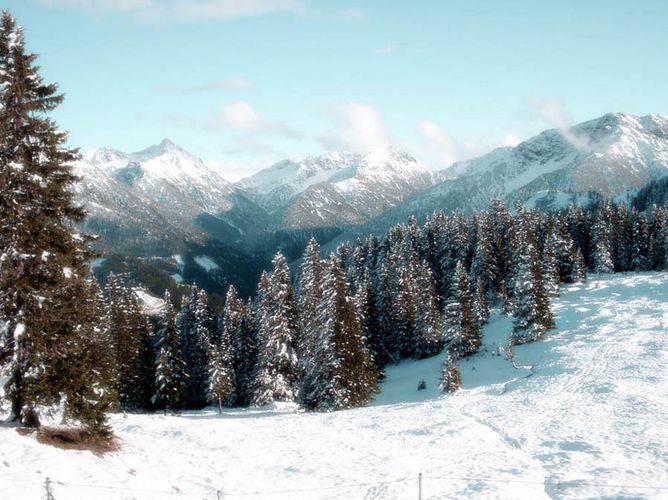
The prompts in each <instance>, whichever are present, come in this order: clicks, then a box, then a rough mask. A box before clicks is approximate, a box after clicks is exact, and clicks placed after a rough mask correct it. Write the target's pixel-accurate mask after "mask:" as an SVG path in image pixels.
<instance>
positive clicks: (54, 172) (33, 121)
mask: <svg viewBox="0 0 668 500" xmlns="http://www.w3.org/2000/svg"><path fill="white" fill-rule="evenodd" d="M36 58H37V56H36V55H35V54H30V53H27V52H26V50H25V42H24V36H23V30H22V29H21V28H19V27H17V26H16V23H15V21H14V19H13V18H12V16H11V15H10V14H9V13H8V12H6V11H5V12H3V14H2V18H1V19H0V214H2V216H1V219H0V325H1V326H0V368H3V371H5V372H6V373H7V374H8V381H7V383H6V385H5V387H4V389H5V391H4V392H5V395H6V397H7V398H8V399H9V400H10V402H11V412H12V417H13V418H14V419H15V420H20V421H22V422H23V423H24V424H28V425H39V411H38V407H41V406H42V405H54V404H58V403H59V402H61V401H62V402H64V404H65V411H66V413H68V414H69V415H71V416H73V417H74V418H80V419H81V420H82V421H83V423H84V425H88V423H87V422H86V421H85V420H86V419H87V418H88V417H89V416H90V418H91V419H92V421H91V422H89V423H90V425H91V426H92V427H91V428H99V427H100V425H102V424H101V421H103V420H104V416H103V415H102V416H100V415H99V414H97V410H96V409H95V408H99V406H97V403H96V402H94V401H95V400H96V399H97V398H96V397H90V398H88V396H86V395H85V394H84V392H86V393H88V389H90V388H93V387H99V388H102V387H105V386H107V381H105V380H102V378H101V377H102V376H103V371H102V370H98V369H97V367H96V366H94V363H95V362H96V360H95V356H94V355H93V353H91V351H90V349H89V346H88V344H89V343H90V342H91V339H92V338H94V337H95V336H96V332H98V331H99V330H100V329H99V327H98V326H97V324H98V323H99V322H100V321H101V319H100V317H95V316H94V315H93V312H97V311H95V302H96V301H97V297H89V296H88V295H87V294H89V293H91V287H90V282H89V275H90V266H89V262H90V259H91V257H92V255H91V253H90V252H89V251H88V244H89V243H90V241H91V239H90V238H89V237H86V236H83V235H80V234H76V233H74V232H73V231H72V223H76V222H80V221H82V220H83V218H84V211H83V210H82V209H81V208H79V207H77V206H75V204H74V195H73V190H72V189H71V187H72V185H73V184H74V183H75V182H76V181H77V177H76V176H75V175H74V173H73V172H72V169H71V166H70V165H71V163H72V162H73V161H74V160H75V159H76V157H77V153H76V151H75V150H72V149H66V148H64V147H63V145H64V144H65V142H66V139H67V137H66V134H65V133H64V132H61V131H59V130H58V129H57V127H56V124H55V123H54V122H53V121H52V120H51V119H50V118H49V117H48V114H49V113H50V112H51V111H53V110H54V109H55V108H56V107H57V106H58V105H59V104H60V103H61V102H62V100H63V96H62V95H60V94H58V93H57V92H58V89H57V85H56V84H55V83H49V84H45V83H44V81H43V80H42V78H41V76H40V75H39V73H38V67H37V66H36V65H35V60H36ZM100 390H102V389H100ZM88 410H90V412H89V411H88ZM94 414H95V415H94Z"/></svg>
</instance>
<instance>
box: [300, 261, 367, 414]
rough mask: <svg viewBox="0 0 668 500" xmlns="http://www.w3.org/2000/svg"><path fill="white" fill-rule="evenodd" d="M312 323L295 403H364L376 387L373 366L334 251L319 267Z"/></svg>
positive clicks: (324, 407)
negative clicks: (320, 274)
mask: <svg viewBox="0 0 668 500" xmlns="http://www.w3.org/2000/svg"><path fill="white" fill-rule="evenodd" d="M316 323H317V328H315V330H314V331H315V332H317V338H316V339H315V344H314V351H313V358H314V359H313V362H312V363H309V364H308V366H309V371H308V372H307V373H306V375H305V377H304V380H303V383H302V387H301V390H300V402H301V404H302V405H304V406H305V407H306V408H309V409H314V410H320V411H328V410H337V409H341V408H351V407H354V406H361V405H363V404H365V403H367V402H368V401H370V400H371V397H372V394H373V393H374V392H375V391H376V390H377V383H378V372H377V370H376V367H375V366H374V364H373V362H372V360H371V356H370V354H369V352H368V351H367V350H366V348H365V346H364V340H363V338H362V330H361V328H360V325H359V322H358V318H357V313H356V311H355V305H354V303H353V300H352V298H351V297H350V296H349V290H348V287H347V285H346V281H345V276H344V273H343V270H342V269H341V267H340V264H339V260H338V259H337V258H336V257H335V256H334V255H332V257H330V259H329V260H328V261H327V263H326V267H325V269H324V283H323V292H322V296H321V298H320V301H319V303H318V307H317V317H316Z"/></svg>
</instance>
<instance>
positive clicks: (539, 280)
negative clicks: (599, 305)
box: [512, 221, 554, 344]
mask: <svg viewBox="0 0 668 500" xmlns="http://www.w3.org/2000/svg"><path fill="white" fill-rule="evenodd" d="M521 232H522V241H523V242H524V245H523V246H522V247H521V250H520V252H519V258H518V262H517V271H516V273H515V286H514V295H513V300H514V303H515V309H514V316H515V321H514V324H513V333H512V336H513V340H514V343H516V344H524V343H527V342H532V341H534V340H537V339H538V338H540V337H541V336H542V335H543V334H544V333H545V332H546V331H547V330H550V329H552V328H554V316H553V315H552V310H551V308H550V299H549V298H548V295H547V291H546V290H545V283H544V280H543V270H542V267H541V264H540V260H539V258H538V249H537V248H536V240H535V237H534V233H533V230H532V228H531V227H530V226H529V225H528V224H527V223H526V221H524V222H523V223H521Z"/></svg>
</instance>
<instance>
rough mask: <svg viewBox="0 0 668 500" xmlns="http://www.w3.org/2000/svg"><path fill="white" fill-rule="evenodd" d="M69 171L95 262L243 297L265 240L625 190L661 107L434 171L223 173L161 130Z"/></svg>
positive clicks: (659, 170)
mask: <svg viewBox="0 0 668 500" xmlns="http://www.w3.org/2000/svg"><path fill="white" fill-rule="evenodd" d="M75 170H76V172H77V174H78V175H80V176H81V177H82V180H81V182H80V183H79V184H78V185H77V187H76V195H77V198H78V200H79V201H80V202H81V203H82V204H84V205H85V207H86V208H87V210H88V213H89V216H88V218H87V220H86V222H85V225H84V229H85V230H86V231H88V232H92V233H95V234H99V235H100V236H101V239H100V241H99V243H98V247H99V250H101V251H102V252H103V253H104V254H105V255H106V256H107V260H108V261H111V262H116V264H118V262H119V260H123V261H125V262H126V263H127V259H139V260H141V261H142V262H143V264H142V265H146V263H150V265H151V266H153V267H154V268H159V269H160V272H161V273H163V274H165V275H168V276H171V277H172V278H171V279H172V281H195V282H198V283H199V284H201V285H203V286H207V287H208V288H209V289H212V290H213V291H219V292H222V291H223V290H224V288H226V287H227V285H228V284H229V283H235V284H236V285H237V286H238V287H239V288H240V290H241V291H242V293H246V294H251V293H252V292H253V289H252V287H253V286H254V284H255V283H256V281H257V277H258V276H259V273H260V272H261V270H262V269H263V268H265V267H267V265H268V263H269V260H270V258H271V255H273V254H274V253H275V251H277V250H282V251H284V252H285V253H286V255H288V257H289V258H296V257H298V255H299V254H300V253H301V250H302V249H303V247H304V244H305V242H306V240H307V239H308V238H309V237H310V236H311V235H315V236H316V237H318V239H319V240H321V242H323V243H326V242H327V241H329V240H332V239H333V238H336V239H337V240H345V239H347V238H352V237H354V236H357V235H364V234H367V233H369V232H380V231H384V230H385V229H387V227H389V226H391V225H393V224H396V223H397V222H401V221H404V220H405V219H406V218H407V217H408V216H409V215H412V214H415V215H418V216H425V215H427V214H429V213H431V212H433V211H434V210H438V209H440V210H445V211H450V210H462V211H468V210H473V209H481V208H485V207H486V206H487V205H488V204H489V202H490V201H491V200H492V199H495V198H499V199H503V200H505V201H506V202H507V203H509V204H511V205H512V204H514V203H516V202H522V203H525V204H527V205H529V206H538V207H543V208H550V207H556V206H559V205H563V204H566V203H568V201H570V200H573V199H576V198H577V197H578V196H580V195H582V194H586V193H589V192H597V193H600V194H601V195H604V196H611V197H620V196H623V195H624V194H625V193H629V192H633V191H635V190H637V189H639V188H641V187H642V186H644V185H645V184H646V183H647V182H649V181H651V180H655V179H658V178H660V177H662V176H664V175H666V174H668V117H667V116H662V115H647V116H642V117H638V116H633V115H628V114H623V113H610V114H606V115H604V116H602V117H600V118H596V119H594V120H590V121H587V122H584V123H581V124H578V125H575V126H574V127H571V128H569V129H567V130H557V129H551V130H545V131H544V132H541V133H540V134H538V135H536V136H535V137H532V138H530V139H529V140H526V141H524V142H522V143H520V144H518V145H517V146H515V147H504V148H498V149H495V150H493V151H491V152H490V153H488V154H486V155H484V156H481V157H479V158H475V159H472V160H468V161H465V162H460V163H455V164H454V165H452V166H451V167H449V168H447V169H445V170H441V171H434V170H432V169H430V168H428V167H427V166H426V165H424V164H422V163H420V162H419V161H418V160H416V159H415V158H413V157H412V156H411V155H410V154H408V153H406V152H403V151H400V150H397V149H384V150H375V151H371V152H369V153H367V154H357V153H348V152H330V153H326V154H323V155H321V156H313V157H308V158H304V159H302V160H298V161H293V160H284V161H281V162H279V163H277V164H275V165H273V166H270V167H269V168H267V169H265V170H262V171H260V172H258V173H256V174H254V175H252V176H250V177H247V178H245V179H242V180H241V181H239V182H237V183H230V182H228V181H227V180H225V179H224V178H223V177H222V176H221V175H220V173H218V172H216V171H215V170H213V169H212V168H210V167H209V166H207V164H206V163H205V162H203V161H202V160H200V159H199V158H197V157H195V156H193V155H192V154H190V153H188V152H187V151H185V150H183V149H182V148H180V147H179V146H177V145H175V144H174V143H172V142H171V141H169V140H164V141H163V142H161V143H160V144H158V145H155V146H151V147H149V148H147V149H145V150H143V151H139V152H136V153H123V152H120V151H116V150H113V149H110V148H102V149H98V150H93V151H90V152H88V153H87V154H85V155H84V156H83V158H82V159H81V160H80V161H78V162H77V163H76V165H75ZM112 255H113V256H115V259H110V258H109V256H112ZM205 258H206V259H208V260H206V262H209V264H208V265H202V262H205V260H203V259H205ZM135 267H136V266H135ZM117 271H118V269H117ZM135 274H136V269H135Z"/></svg>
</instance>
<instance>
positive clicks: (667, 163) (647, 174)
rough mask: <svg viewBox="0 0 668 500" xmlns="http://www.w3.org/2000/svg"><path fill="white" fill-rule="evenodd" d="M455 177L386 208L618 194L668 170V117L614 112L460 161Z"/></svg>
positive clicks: (424, 210)
mask: <svg viewBox="0 0 668 500" xmlns="http://www.w3.org/2000/svg"><path fill="white" fill-rule="evenodd" d="M445 173H446V174H449V176H450V177H451V178H450V179H448V180H445V181H442V182H439V183H437V184H436V185H434V186H433V187H431V188H430V189H428V190H426V191H425V192H424V193H423V194H421V195H420V196H418V197H416V198H415V199H413V200H410V201H409V202H407V203H405V204H402V205H400V206H398V207H397V208H396V209H395V210H392V211H390V212H388V213H387V214H385V215H384V217H383V219H384V220H385V221H386V222H388V223H392V222H391V221H392V220H401V219H402V218H405V217H406V216H407V215H409V214H414V213H417V214H423V215H425V214H428V213H430V212H432V211H433V210H435V209H443V210H445V211H448V210H470V209H481V208H485V207H486V206H487V205H488V204H489V202H490V201H491V200H492V199H494V198H499V199H503V200H506V202H508V203H509V204H511V205H512V204H514V203H515V202H517V201H520V202H523V203H525V204H527V205H530V206H534V205H539V206H549V205H550V203H554V202H558V201H559V200H561V201H564V200H566V201H567V200H568V199H569V198H571V197H572V196H575V195H577V194H578V193H586V192H589V191H595V192H598V193H600V194H602V195H604V196H619V195H621V194H624V193H625V192H627V191H635V190H637V189H639V188H640V187H642V186H643V185H645V184H646V183H647V182H649V181H651V180H653V179H657V178H659V177H661V176H663V175H666V174H668V117H667V116H661V115H648V116H642V117H638V116H633V115H628V114H623V113H610V114H607V115H604V116H602V117H600V118H596V119H594V120H590V121H587V122H583V123H581V124H578V125H575V126H574V127H572V128H570V129H568V130H561V131H560V130H557V129H551V130H546V131H544V132H541V133H540V134H538V135H537V136H535V137H533V138H531V139H529V140H527V141H524V142H522V143H520V144H518V145H517V146H515V147H504V148H499V149H496V150H494V151H492V152H490V153H488V154H486V155H484V156H481V157H479V158H476V159H473V160H469V161H466V162H460V163H456V164H454V165H453V166H452V167H450V168H448V169H447V170H445Z"/></svg>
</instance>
